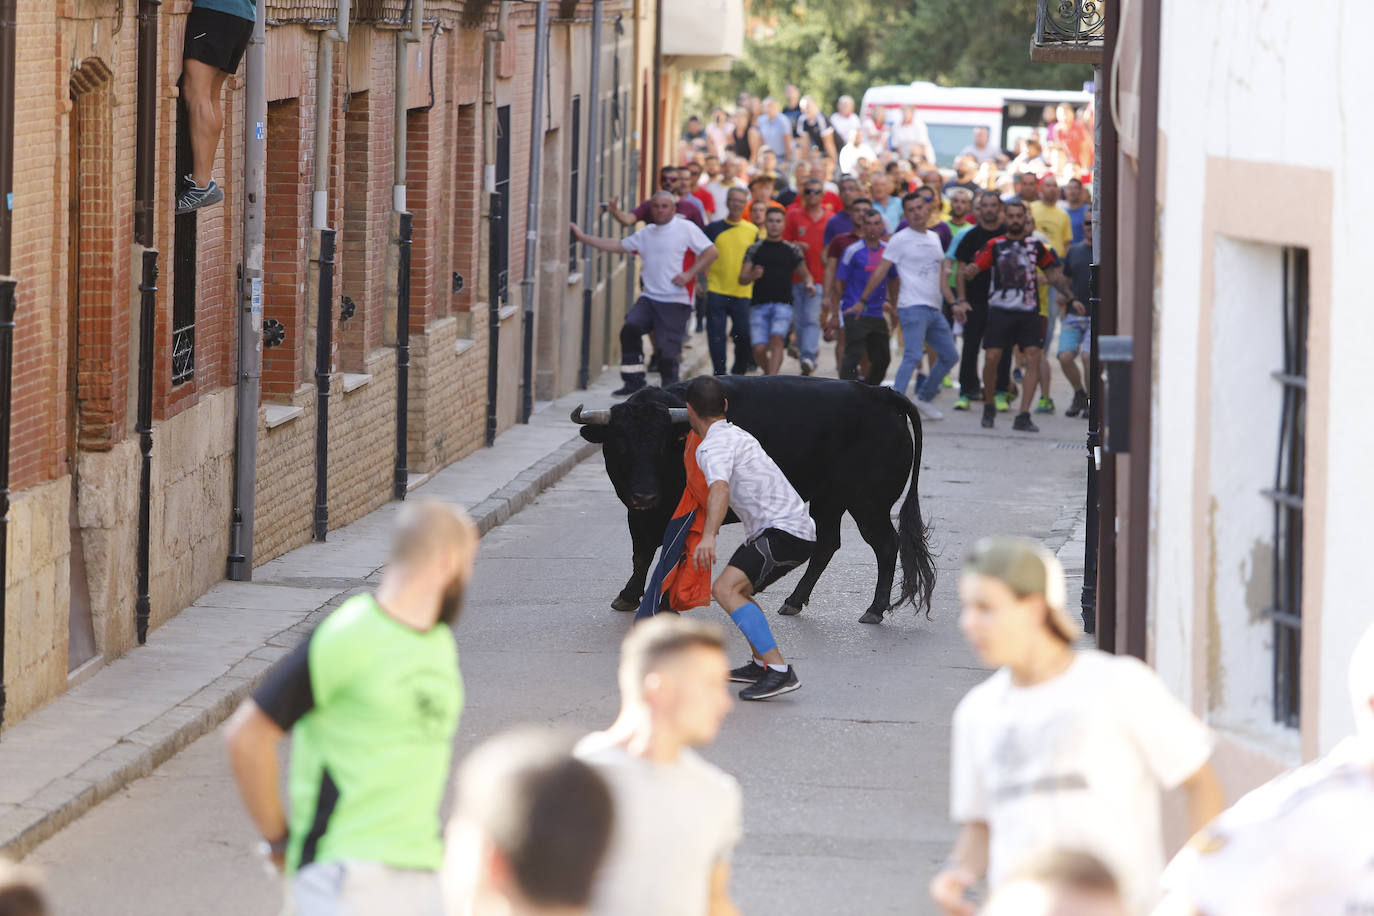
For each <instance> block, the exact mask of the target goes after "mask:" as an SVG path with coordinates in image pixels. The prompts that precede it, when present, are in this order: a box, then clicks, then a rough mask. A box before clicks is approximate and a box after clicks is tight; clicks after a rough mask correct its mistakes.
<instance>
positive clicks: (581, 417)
mask: <svg viewBox="0 0 1374 916" xmlns="http://www.w3.org/2000/svg"><path fill="white" fill-rule="evenodd" d="M572 421H573V422H574V423H581V424H582V425H583V426H605V425H606V424H607V423H610V422H611V412H610V411H609V410H583V409H582V405H581V404H578V405H577V407H576V408H574V409H573V412H572Z"/></svg>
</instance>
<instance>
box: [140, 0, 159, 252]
mask: <svg viewBox="0 0 1374 916" xmlns="http://www.w3.org/2000/svg"><path fill="white" fill-rule="evenodd" d="M161 5H162V0H138V90H137V92H138V102H137V107H138V113H137V117H136V120H137V127H136V128H135V132H134V241H135V242H137V243H138V244H140V245H142V246H143V247H144V248H151V247H153V210H154V200H155V190H154V182H155V181H156V180H157V158H156V157H157V9H158V7H159V6H161Z"/></svg>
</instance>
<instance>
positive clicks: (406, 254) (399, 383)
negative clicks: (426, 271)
mask: <svg viewBox="0 0 1374 916" xmlns="http://www.w3.org/2000/svg"><path fill="white" fill-rule="evenodd" d="M409 5H410V27H409V28H408V29H406V30H404V31H401V32H397V33H396V70H395V78H394V81H395V90H396V103H395V108H394V111H393V118H392V125H391V163H392V177H391V209H392V211H393V213H392V217H393V219H394V220H395V222H396V463H395V466H394V468H393V469H392V482H391V495H392V497H394V498H395V499H405V498H406V489H407V486H408V482H409V480H410V467H409V464H410V456H409V455H408V454H407V449H406V437H407V436H408V435H409V424H408V419H409V416H410V236H411V231H412V226H413V225H414V224H413V222H412V217H411V215H410V214H409V213H407V212H406V112H407V110H408V109H407V108H406V95H407V93H408V89H409V80H410V68H409V67H408V66H407V65H406V44H407V43H409V42H412V41H419V40H420V35H421V33H422V32H423V31H424V16H425V9H424V7H425V4H424V0H410V3H409Z"/></svg>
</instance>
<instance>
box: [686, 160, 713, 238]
mask: <svg viewBox="0 0 1374 916" xmlns="http://www.w3.org/2000/svg"><path fill="white" fill-rule="evenodd" d="M684 171H685V172H686V174H687V183H686V185H684V190H686V191H689V192H690V193H691V195H692V196H693V197H695V198H696V199H697V200H699V201H701V205H702V206H703V207H705V208H706V222H708V223H709V222H711V219H712V217H711V214H713V213H715V212H716V198H715V197H714V196H713V195H712V194H711V192H710V191H708V190H706V188H705V187H703V186H702V183H701V164H700V163H699V162H696V161H695V160H694V161H692V162H689V163H687V166H686V168H685V169H678V180H679V182H680V181H681V180H682V174H683V172H684ZM724 206H725V201H721V207H722V208H723V207H724Z"/></svg>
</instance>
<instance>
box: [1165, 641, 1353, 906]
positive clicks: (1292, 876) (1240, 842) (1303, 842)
mask: <svg viewBox="0 0 1374 916" xmlns="http://www.w3.org/2000/svg"><path fill="white" fill-rule="evenodd" d="M1350 700H1351V703H1352V704H1353V706H1354V709H1355V734H1354V735H1353V736H1351V737H1349V738H1346V739H1345V740H1344V741H1342V742H1341V743H1339V744H1337V745H1336V746H1335V747H1334V748H1332V749H1331V751H1330V752H1329V753H1328V754H1326V756H1324V757H1321V758H1318V759H1317V760H1314V761H1313V762H1311V763H1309V764H1307V765H1306V766H1304V767H1300V768H1298V769H1296V770H1293V771H1291V772H1288V773H1285V774H1283V775H1282V776H1280V777H1278V778H1277V779H1275V780H1273V781H1272V782H1268V783H1265V784H1264V785H1262V786H1260V787H1259V788H1258V789H1256V790H1255V791H1253V792H1251V793H1250V794H1248V795H1246V796H1245V797H1244V798H1242V799H1241V800H1240V801H1238V802H1237V803H1236V804H1235V805H1233V806H1232V807H1231V808H1228V809H1227V810H1226V811H1224V812H1223V813H1222V814H1221V816H1220V817H1218V818H1217V819H1216V820H1214V821H1213V822H1212V823H1210V824H1208V825H1207V826H1206V827H1204V828H1203V829H1202V831H1201V832H1199V833H1198V834H1197V835H1196V836H1194V837H1193V839H1192V841H1190V842H1189V843H1188V845H1187V847H1185V848H1184V850H1183V851H1182V852H1180V853H1179V854H1178V855H1177V856H1176V857H1175V858H1174V861H1173V862H1172V863H1170V865H1169V867H1168V869H1167V870H1165V872H1164V881H1163V883H1164V888H1165V890H1166V891H1167V892H1168V894H1169V896H1168V898H1167V899H1166V900H1165V902H1164V903H1163V904H1161V905H1160V907H1159V909H1157V910H1156V911H1155V914H1156V916H1356V914H1359V916H1365V914H1370V913H1374V626H1371V627H1369V628H1368V629H1367V630H1365V633H1364V636H1363V637H1361V639H1360V640H1359V642H1358V643H1357V644H1356V646H1355V651H1354V652H1353V653H1352V654H1351V658H1350Z"/></svg>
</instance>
